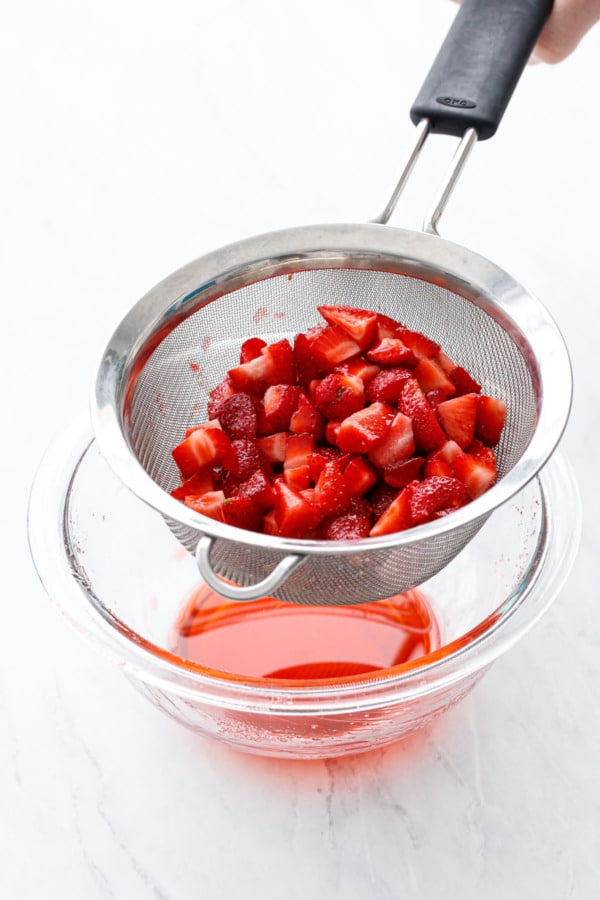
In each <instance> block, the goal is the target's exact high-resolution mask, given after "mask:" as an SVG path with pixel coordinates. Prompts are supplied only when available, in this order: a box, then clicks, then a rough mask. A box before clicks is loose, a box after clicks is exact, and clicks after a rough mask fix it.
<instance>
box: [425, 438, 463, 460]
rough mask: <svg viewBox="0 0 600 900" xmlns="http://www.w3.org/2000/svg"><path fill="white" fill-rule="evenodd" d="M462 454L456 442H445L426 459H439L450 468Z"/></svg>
mask: <svg viewBox="0 0 600 900" xmlns="http://www.w3.org/2000/svg"><path fill="white" fill-rule="evenodd" d="M462 452H463V451H462V449H461V448H460V447H459V446H458V444H457V443H456V441H445V442H444V443H443V444H442V446H441V447H439V448H438V449H437V450H435V451H434V452H433V453H431V454H430V455H429V457H428V459H441V460H443V461H444V462H446V463H448V464H449V465H450V466H451V465H452V463H453V462H454V460H455V459H456V457H457V456H460V455H461V453H462Z"/></svg>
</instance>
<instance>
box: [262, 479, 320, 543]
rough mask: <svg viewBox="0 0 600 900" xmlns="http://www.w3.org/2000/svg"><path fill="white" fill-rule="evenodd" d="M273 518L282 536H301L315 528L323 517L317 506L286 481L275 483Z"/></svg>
mask: <svg viewBox="0 0 600 900" xmlns="http://www.w3.org/2000/svg"><path fill="white" fill-rule="evenodd" d="M273 491H274V494H275V503H274V506H273V518H274V521H275V523H276V525H277V529H278V533H279V534H280V535H281V536H282V537H292V538H300V537H303V535H304V534H305V533H306V532H307V531H309V530H310V529H311V528H315V527H316V526H317V525H318V523H319V521H320V520H321V518H322V514H321V513H320V512H319V511H318V509H317V507H316V506H315V505H314V504H312V503H310V501H309V500H307V499H306V498H305V497H303V496H302V495H301V494H300V492H299V491H297V490H295V489H294V488H291V487H289V486H288V485H287V484H286V483H285V482H284V481H282V480H277V481H275V482H274V484H273Z"/></svg>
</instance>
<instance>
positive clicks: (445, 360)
mask: <svg viewBox="0 0 600 900" xmlns="http://www.w3.org/2000/svg"><path fill="white" fill-rule="evenodd" d="M435 361H436V362H437V363H438V365H440V366H441V367H442V369H443V370H444V372H445V373H446V375H449V374H450V372H451V371H452V369H455V368H456V363H455V362H454V360H453V359H450V357H449V356H448V355H447V354H446V353H444V351H443V350H438V354H437V356H436V357H435Z"/></svg>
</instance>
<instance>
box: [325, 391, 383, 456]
mask: <svg viewBox="0 0 600 900" xmlns="http://www.w3.org/2000/svg"><path fill="white" fill-rule="evenodd" d="M394 416H395V411H394V409H393V408H392V407H391V406H388V405H387V403H372V404H371V405H370V406H365V408H364V409H359V410H358V412H355V413H353V414H352V415H351V416H348V417H347V418H346V419H344V420H343V421H342V423H341V425H340V429H339V432H338V435H337V445H338V447H339V448H340V450H343V451H344V453H368V452H369V450H372V449H373V448H374V447H376V446H377V444H381V443H382V441H383V439H384V438H385V436H386V434H387V433H388V431H389V429H390V425H391V424H392V421H393V419H394Z"/></svg>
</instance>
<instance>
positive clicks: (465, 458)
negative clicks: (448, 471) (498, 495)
mask: <svg viewBox="0 0 600 900" xmlns="http://www.w3.org/2000/svg"><path fill="white" fill-rule="evenodd" d="M452 468H453V469H454V474H455V475H456V477H457V478H460V480H461V481H462V483H463V484H464V486H465V487H466V489H467V494H468V495H469V497H470V498H471V500H475V499H476V498H477V497H480V496H481V494H484V493H485V492H486V491H487V490H488V489H489V488H491V487H492V485H493V484H494V483H495V481H496V478H497V476H498V473H497V471H496V467H495V466H491V465H490V464H489V463H487V462H485V461H484V460H482V459H478V458H477V457H476V456H472V454H470V453H461V454H460V456H457V457H456V459H455V460H454V462H453V463H452Z"/></svg>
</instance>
